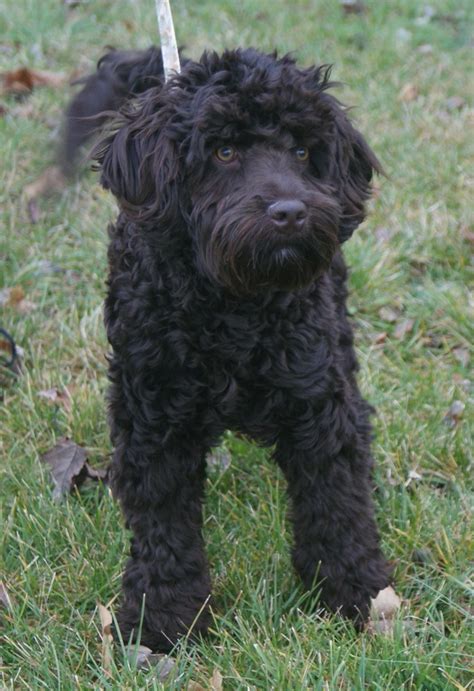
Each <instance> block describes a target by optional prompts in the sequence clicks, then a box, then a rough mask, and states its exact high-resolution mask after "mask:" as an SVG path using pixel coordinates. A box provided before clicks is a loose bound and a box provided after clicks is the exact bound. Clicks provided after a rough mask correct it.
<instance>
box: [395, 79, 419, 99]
mask: <svg viewBox="0 0 474 691" xmlns="http://www.w3.org/2000/svg"><path fill="white" fill-rule="evenodd" d="M419 95H420V91H419V89H418V87H417V86H416V84H412V83H408V84H405V86H403V87H402V88H401V89H400V91H399V94H398V100H399V101H403V102H404V103H409V102H410V101H415V100H416V99H417V98H418V96H419Z"/></svg>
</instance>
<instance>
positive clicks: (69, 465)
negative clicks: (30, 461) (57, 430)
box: [41, 437, 87, 501]
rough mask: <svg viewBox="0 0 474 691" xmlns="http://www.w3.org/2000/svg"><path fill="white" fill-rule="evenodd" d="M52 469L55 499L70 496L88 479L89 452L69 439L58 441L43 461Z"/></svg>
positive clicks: (64, 438)
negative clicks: (87, 463) (86, 467)
mask: <svg viewBox="0 0 474 691" xmlns="http://www.w3.org/2000/svg"><path fill="white" fill-rule="evenodd" d="M41 460H42V461H43V463H47V464H48V465H49V466H50V467H51V473H52V476H53V481H54V485H55V487H54V490H53V499H55V500H56V501H57V500H59V499H62V497H64V496H65V495H66V494H69V493H70V492H71V491H72V490H73V489H74V487H78V486H79V485H80V484H81V483H82V482H84V480H85V478H86V474H87V471H86V469H85V465H86V461H87V451H86V450H85V449H83V448H82V447H81V446H78V445H77V444H75V443H74V442H73V441H71V440H70V439H68V438H67V437H63V438H62V439H60V440H59V441H58V443H57V444H56V446H54V447H53V448H52V449H51V450H50V451H48V452H47V453H45V454H44V456H43V457H42V459H41Z"/></svg>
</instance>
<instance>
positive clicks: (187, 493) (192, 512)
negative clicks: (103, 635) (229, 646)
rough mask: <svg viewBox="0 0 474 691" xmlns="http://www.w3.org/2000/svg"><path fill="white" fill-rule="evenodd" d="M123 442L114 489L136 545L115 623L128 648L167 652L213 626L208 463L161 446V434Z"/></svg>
mask: <svg viewBox="0 0 474 691" xmlns="http://www.w3.org/2000/svg"><path fill="white" fill-rule="evenodd" d="M134 425H135V427H136V426H137V420H136V418H135V420H134ZM119 436H121V437H122V443H119V444H118V445H117V446H116V450H115V458H114V463H113V487H114V492H115V494H116V495H117V496H118V498H119V500H120V503H121V505H122V509H123V512H124V515H125V519H126V524H127V527H128V528H129V529H130V530H131V531H132V540H131V550H130V554H131V556H130V559H129V561H128V563H127V566H126V569H125V573H124V576H123V596H122V602H121V606H120V610H119V612H118V616H117V619H118V623H119V627H120V631H121V635H122V637H123V639H124V642H125V643H127V642H128V641H129V639H130V637H132V639H133V640H137V639H138V638H139V636H140V641H141V643H142V644H143V645H146V646H149V647H150V648H152V649H153V650H156V651H168V650H169V649H170V648H172V646H173V645H174V644H175V643H176V641H177V640H178V639H179V638H180V637H182V636H184V635H186V634H187V633H188V632H189V631H191V635H195V634H198V633H204V632H205V631H206V629H207V625H208V623H209V596H210V590H211V585H210V578H209V571H208V565H207V560H206V556H205V553H204V545H203V539H202V535H201V528H202V516H201V504H202V498H203V493H204V480H205V461H204V458H205V455H204V452H203V453H199V452H198V450H197V449H195V448H194V449H191V448H188V447H187V445H186V444H185V443H184V441H183V442H182V444H181V445H180V446H179V448H178V447H177V446H176V445H174V446H172V447H170V446H168V447H166V446H160V444H159V442H158V440H159V439H160V435H159V434H157V432H156V430H155V431H151V430H150V431H149V433H148V434H146V433H145V430H144V429H143V428H142V429H141V430H140V432H139V433H132V434H127V433H124V434H119ZM125 438H126V439H127V441H126V442H125V443H124V441H125ZM137 438H139V439H140V441H138V439H137ZM155 442H156V443H155Z"/></svg>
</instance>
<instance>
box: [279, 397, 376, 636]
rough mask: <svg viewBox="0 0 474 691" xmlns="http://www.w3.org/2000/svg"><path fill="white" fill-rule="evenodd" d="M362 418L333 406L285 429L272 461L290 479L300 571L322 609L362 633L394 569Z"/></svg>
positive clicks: (296, 561) (295, 552) (295, 555)
mask: <svg viewBox="0 0 474 691" xmlns="http://www.w3.org/2000/svg"><path fill="white" fill-rule="evenodd" d="M357 418H358V414H356V413H355V412H354V411H353V410H350V409H349V408H348V407H346V406H345V405H343V404H338V403H336V402H335V401H334V402H333V403H332V405H330V406H328V407H327V408H326V410H325V411H324V412H323V413H322V414H321V413H318V414H317V413H311V414H310V415H305V421H304V424H301V422H298V421H294V426H293V428H292V430H291V431H290V430H288V429H287V430H286V431H283V430H282V433H281V435H280V439H279V441H278V443H277V447H276V452H275V457H276V460H277V461H278V463H279V465H280V466H281V468H282V469H283V472H284V474H285V476H286V478H287V481H288V493H289V498H290V502H291V517H292V522H293V529H294V548H293V563H294V566H295V569H296V571H297V572H298V573H299V574H300V576H301V578H302V580H303V583H304V585H305V587H306V588H308V589H312V588H314V587H316V589H317V590H320V592H321V602H322V604H323V605H324V606H326V607H327V608H328V609H330V610H332V611H334V612H337V611H338V612H340V613H341V614H343V615H344V616H346V617H348V618H350V619H352V620H353V621H354V622H355V623H356V625H357V626H358V627H360V626H361V625H362V624H363V622H364V621H365V620H366V619H367V617H368V614H369V609H370V598H371V597H375V596H376V595H377V593H378V591H379V590H381V589H383V588H385V587H386V586H387V585H388V581H389V578H388V575H389V568H388V566H387V563H386V561H385V559H384V557H383V554H382V553H381V550H380V546H379V536H378V532H377V527H376V525H375V520H374V510H373V505H372V500H371V477H370V471H371V466H372V462H371V458H370V452H369V426H368V422H367V420H366V419H365V420H363V419H362V420H361V419H359V420H358V419H357Z"/></svg>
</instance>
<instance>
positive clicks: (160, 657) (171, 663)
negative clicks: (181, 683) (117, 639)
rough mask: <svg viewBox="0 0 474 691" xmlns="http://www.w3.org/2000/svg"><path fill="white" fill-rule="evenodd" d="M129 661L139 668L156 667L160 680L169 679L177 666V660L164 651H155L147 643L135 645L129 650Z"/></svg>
mask: <svg viewBox="0 0 474 691" xmlns="http://www.w3.org/2000/svg"><path fill="white" fill-rule="evenodd" d="M128 661H129V662H130V664H131V665H133V666H134V667H136V668H137V669H154V670H155V674H156V676H157V678H158V680H159V681H164V680H165V679H168V678H169V676H170V674H171V673H172V672H173V670H174V669H175V667H176V660H174V659H173V658H172V657H170V656H169V655H164V654H163V653H154V652H153V651H152V650H151V648H147V646H146V645H139V646H138V647H137V646H133V647H132V648H131V649H130V650H129V651H128Z"/></svg>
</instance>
